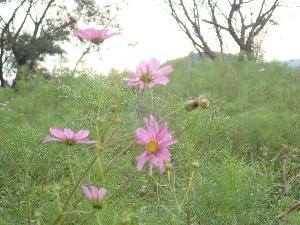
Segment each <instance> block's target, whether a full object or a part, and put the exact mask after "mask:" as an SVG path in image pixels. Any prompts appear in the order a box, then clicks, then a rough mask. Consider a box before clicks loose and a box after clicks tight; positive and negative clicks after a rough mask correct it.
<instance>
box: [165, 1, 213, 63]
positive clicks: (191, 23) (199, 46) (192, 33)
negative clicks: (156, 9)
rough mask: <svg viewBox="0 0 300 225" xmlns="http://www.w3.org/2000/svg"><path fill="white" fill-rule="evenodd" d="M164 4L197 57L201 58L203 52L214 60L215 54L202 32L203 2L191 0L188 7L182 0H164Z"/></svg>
mask: <svg viewBox="0 0 300 225" xmlns="http://www.w3.org/2000/svg"><path fill="white" fill-rule="evenodd" d="M165 2H166V3H167V5H168V6H169V8H170V10H171V15H172V17H173V18H174V19H175V21H176V22H177V24H178V26H179V27H180V29H181V30H182V31H183V32H184V33H185V34H186V35H187V36H188V38H189V39H190V40H191V41H192V43H193V45H194V47H195V49H196V50H197V52H198V53H199V55H201V56H202V52H204V53H205V54H206V55H207V56H208V57H210V58H212V59H213V58H215V57H216V54H215V53H214V52H213V51H212V49H211V48H210V46H209V44H208V43H207V40H206V39H205V37H204V32H205V31H203V22H202V21H201V18H200V8H201V7H203V6H204V1H202V2H199V1H196V0H192V2H189V3H191V4H189V5H186V4H185V3H184V2H183V0H178V1H177V0H165ZM218 29H219V28H218Z"/></svg>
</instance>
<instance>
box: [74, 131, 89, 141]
mask: <svg viewBox="0 0 300 225" xmlns="http://www.w3.org/2000/svg"><path fill="white" fill-rule="evenodd" d="M89 134H90V132H89V131H88V130H80V131H78V132H77V133H76V134H75V135H74V139H75V140H77V141H79V140H82V139H85V138H86V137H88V136H89Z"/></svg>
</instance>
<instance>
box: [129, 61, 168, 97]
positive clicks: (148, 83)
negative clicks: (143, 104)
mask: <svg viewBox="0 0 300 225" xmlns="http://www.w3.org/2000/svg"><path fill="white" fill-rule="evenodd" d="M159 66H160V62H159V61H158V60H157V59H155V58H151V59H150V60H149V63H148V62H146V61H142V62H141V63H140V65H139V66H137V68H136V72H133V71H130V70H126V71H125V72H126V73H127V74H128V75H129V77H126V78H125V79H124V80H126V81H128V86H129V87H132V86H139V87H140V91H143V90H144V89H145V88H152V87H154V86H155V85H156V84H162V85H166V84H167V83H169V78H168V77H167V75H168V74H169V73H171V72H172V71H173V69H172V66H164V67H162V68H159Z"/></svg>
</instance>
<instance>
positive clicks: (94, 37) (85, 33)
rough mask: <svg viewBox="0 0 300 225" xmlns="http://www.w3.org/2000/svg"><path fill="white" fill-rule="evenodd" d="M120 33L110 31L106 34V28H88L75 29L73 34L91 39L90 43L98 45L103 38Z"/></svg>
mask: <svg viewBox="0 0 300 225" xmlns="http://www.w3.org/2000/svg"><path fill="white" fill-rule="evenodd" d="M119 34H120V33H115V32H114V33H110V34H108V29H100V30H96V29H95V28H88V29H78V28H77V29H75V30H74V35H75V36H77V37H79V38H81V39H86V40H88V41H91V42H92V43H94V44H96V45H99V44H101V43H102V42H103V41H104V40H105V39H107V38H110V37H112V36H114V35H119Z"/></svg>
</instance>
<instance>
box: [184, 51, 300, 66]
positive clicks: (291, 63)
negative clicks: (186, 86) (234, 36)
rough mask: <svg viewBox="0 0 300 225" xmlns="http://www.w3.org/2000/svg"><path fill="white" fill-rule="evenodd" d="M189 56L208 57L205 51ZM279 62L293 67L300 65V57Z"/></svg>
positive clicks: (192, 58)
mask: <svg viewBox="0 0 300 225" xmlns="http://www.w3.org/2000/svg"><path fill="white" fill-rule="evenodd" d="M226 56H228V54H225V58H226ZM189 57H190V59H191V60H192V61H201V60H203V59H204V58H207V57H206V56H205V53H204V52H203V53H202V55H201V56H200V55H199V54H198V53H190V54H189ZM275 61H277V60H275ZM277 62H280V63H283V64H286V65H287V66H289V67H292V68H296V67H300V59H289V60H284V61H277Z"/></svg>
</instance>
